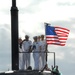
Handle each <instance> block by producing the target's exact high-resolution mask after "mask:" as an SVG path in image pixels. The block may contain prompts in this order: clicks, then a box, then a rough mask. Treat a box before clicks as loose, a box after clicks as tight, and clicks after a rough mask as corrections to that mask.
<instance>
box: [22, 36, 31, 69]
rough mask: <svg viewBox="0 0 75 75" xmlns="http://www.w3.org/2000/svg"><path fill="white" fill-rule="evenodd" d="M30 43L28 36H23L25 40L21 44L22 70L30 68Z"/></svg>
mask: <svg viewBox="0 0 75 75" xmlns="http://www.w3.org/2000/svg"><path fill="white" fill-rule="evenodd" d="M31 46H32V42H31V41H30V40H29V36H28V35H26V36H25V40H24V41H23V43H22V49H23V52H25V53H23V61H22V70H24V69H27V68H28V67H29V66H30V52H31Z"/></svg>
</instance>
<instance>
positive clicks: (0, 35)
mask: <svg viewBox="0 0 75 75" xmlns="http://www.w3.org/2000/svg"><path fill="white" fill-rule="evenodd" d="M10 62H11V42H10V26H9V25H6V24H5V25H0V64H1V65H0V70H6V69H8V68H10V67H8V68H7V66H3V65H7V64H10Z"/></svg>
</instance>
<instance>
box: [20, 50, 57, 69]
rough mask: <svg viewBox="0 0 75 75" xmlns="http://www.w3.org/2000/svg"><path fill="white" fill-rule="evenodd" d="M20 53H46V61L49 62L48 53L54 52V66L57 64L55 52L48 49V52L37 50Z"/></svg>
mask: <svg viewBox="0 0 75 75" xmlns="http://www.w3.org/2000/svg"><path fill="white" fill-rule="evenodd" d="M19 53H46V62H47V58H48V57H47V54H48V53H53V55H54V68H55V65H56V59H55V52H49V51H47V52H39V51H36V52H19Z"/></svg>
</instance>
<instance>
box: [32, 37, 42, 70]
mask: <svg viewBox="0 0 75 75" xmlns="http://www.w3.org/2000/svg"><path fill="white" fill-rule="evenodd" d="M33 39H34V42H33V58H34V70H39V61H40V60H39V57H40V54H39V52H40V51H41V44H40V43H39V42H38V40H37V36H35V37H33Z"/></svg>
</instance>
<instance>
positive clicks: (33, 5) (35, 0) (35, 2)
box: [19, 0, 47, 14]
mask: <svg viewBox="0 0 75 75" xmlns="http://www.w3.org/2000/svg"><path fill="white" fill-rule="evenodd" d="M45 1H47V0H32V2H31V3H30V4H29V5H28V6H27V7H26V8H21V7H20V8H19V10H20V13H22V14H24V13H26V12H27V13H30V14H31V13H35V12H37V11H40V9H39V7H38V5H39V4H40V3H42V2H45Z"/></svg>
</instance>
